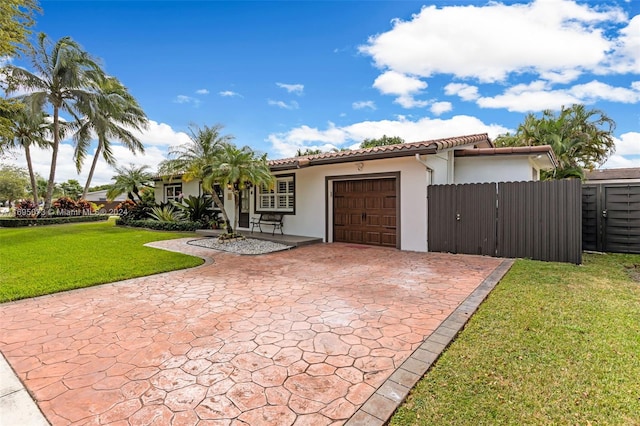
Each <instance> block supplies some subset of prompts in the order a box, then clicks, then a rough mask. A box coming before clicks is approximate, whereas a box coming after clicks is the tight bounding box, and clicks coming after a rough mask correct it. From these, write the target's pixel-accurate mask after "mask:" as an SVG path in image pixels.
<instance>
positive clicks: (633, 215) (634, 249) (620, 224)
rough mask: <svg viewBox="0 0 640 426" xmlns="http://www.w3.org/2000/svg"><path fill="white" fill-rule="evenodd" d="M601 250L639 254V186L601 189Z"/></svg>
mask: <svg viewBox="0 0 640 426" xmlns="http://www.w3.org/2000/svg"><path fill="white" fill-rule="evenodd" d="M602 192H603V196H604V209H605V210H606V217H605V218H604V219H603V222H604V235H603V240H604V243H603V249H604V250H605V251H609V252H617V253H640V186H629V185H627V186H605V187H604V188H603V191H602Z"/></svg>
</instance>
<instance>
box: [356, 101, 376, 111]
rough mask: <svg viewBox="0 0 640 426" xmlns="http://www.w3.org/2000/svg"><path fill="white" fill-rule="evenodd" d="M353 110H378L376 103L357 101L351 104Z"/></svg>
mask: <svg viewBox="0 0 640 426" xmlns="http://www.w3.org/2000/svg"><path fill="white" fill-rule="evenodd" d="M351 106H352V107H353V109H365V108H369V109H376V103H375V102H373V101H357V102H354V103H352V104H351Z"/></svg>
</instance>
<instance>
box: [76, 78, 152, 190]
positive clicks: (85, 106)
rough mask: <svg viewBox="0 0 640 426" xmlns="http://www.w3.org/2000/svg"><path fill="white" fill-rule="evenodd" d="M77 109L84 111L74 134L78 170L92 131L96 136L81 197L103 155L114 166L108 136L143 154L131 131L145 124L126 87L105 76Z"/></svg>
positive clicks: (141, 111) (140, 145)
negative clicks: (97, 87) (96, 91)
mask: <svg viewBox="0 0 640 426" xmlns="http://www.w3.org/2000/svg"><path fill="white" fill-rule="evenodd" d="M78 109H79V110H80V112H82V113H83V114H84V117H83V118H82V119H81V121H80V123H79V128H78V130H77V131H76V133H75V134H74V140H75V142H76V146H75V152H74V158H75V161H76V168H77V170H78V173H79V172H80V169H81V168H82V163H83V162H84V159H85V157H86V154H87V149H88V148H89V144H90V143H91V140H92V133H95V134H96V135H97V137H98V146H97V147H96V152H95V154H94V156H93V162H92V163H91V169H90V170H89V176H87V182H86V183H85V185H84V190H83V192H82V198H83V199H84V198H86V197H87V192H88V191H89V187H90V186H91V180H92V179H93V173H94V171H95V169H96V164H97V163H98V158H99V157H100V154H102V158H104V160H105V162H106V163H107V164H109V165H110V166H112V167H115V165H116V159H115V158H114V157H113V152H112V150H111V141H110V139H117V140H119V141H120V142H122V143H123V144H124V146H126V147H127V148H128V149H129V151H131V152H132V153H133V154H136V153H137V152H139V153H141V154H143V153H144V146H143V145H142V142H140V140H139V139H138V138H137V137H136V136H135V135H134V134H133V133H132V132H131V130H142V129H143V128H146V127H147V123H148V120H147V116H146V115H145V113H144V111H143V110H142V108H141V107H140V105H139V104H138V102H137V101H136V99H135V98H134V97H133V96H131V94H130V93H129V92H128V91H127V88H126V87H124V86H123V85H122V83H120V81H118V79H117V78H115V77H106V78H105V79H104V80H102V81H101V82H100V85H99V91H98V93H97V94H96V96H94V97H91V98H88V99H83V100H82V101H81V102H79V103H78Z"/></svg>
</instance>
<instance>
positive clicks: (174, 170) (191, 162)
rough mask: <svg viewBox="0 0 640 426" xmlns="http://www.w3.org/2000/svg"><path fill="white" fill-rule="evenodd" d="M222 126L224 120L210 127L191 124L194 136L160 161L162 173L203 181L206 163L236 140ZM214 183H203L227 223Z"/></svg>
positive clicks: (184, 179) (170, 151) (225, 213)
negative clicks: (225, 133)
mask: <svg viewBox="0 0 640 426" xmlns="http://www.w3.org/2000/svg"><path fill="white" fill-rule="evenodd" d="M222 129H223V126H222V125H221V124H214V125H213V126H211V127H209V126H204V127H199V126H196V125H195V124H192V125H191V126H190V127H189V138H190V139H191V140H190V141H189V142H188V143H186V144H183V145H179V146H177V147H175V148H172V149H171V150H169V157H170V158H169V159H168V160H165V161H163V162H162V163H160V167H159V173H160V174H161V175H164V176H168V177H169V178H171V177H173V176H176V175H182V180H183V181H185V182H190V181H192V180H193V179H198V180H201V181H204V178H205V177H206V170H207V167H208V166H209V165H210V164H212V163H214V161H215V159H216V158H217V156H218V155H219V154H220V152H221V151H222V148H223V146H224V145H225V144H228V143H230V142H231V141H232V140H233V136H232V135H223V134H221V131H222ZM215 183H216V182H214V183H213V184H212V185H211V187H207V188H205V187H204V185H203V190H204V191H206V192H207V193H208V194H209V195H211V198H212V199H213V202H214V203H215V205H216V206H217V207H218V208H219V209H220V211H221V212H222V217H223V218H224V220H225V223H227V224H228V223H229V217H228V215H227V212H226V210H225V209H224V203H223V202H222V200H221V199H220V197H219V196H218V194H217V192H216V191H215Z"/></svg>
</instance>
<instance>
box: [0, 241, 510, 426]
mask: <svg viewBox="0 0 640 426" xmlns="http://www.w3.org/2000/svg"><path fill="white" fill-rule="evenodd" d="M154 245H155V246H157V247H163V248H166V249H170V250H177V251H183V252H189V253H192V254H196V255H199V256H201V257H204V258H207V259H208V262H207V264H206V265H204V266H201V267H199V268H195V269H191V270H185V271H177V272H171V273H166V274H160V275H156V276H152V277H145V278H139V279H132V280H127V281H123V282H119V283H115V284H109V285H102V286H97V287H92V288H88V289H83V290H77V291H70V292H66V293H60V294H56V295H52V296H45V297H41V298H36V299H31V300H24V301H18V302H13V303H7V304H3V305H0V318H1V323H2V326H1V327H0V350H1V351H2V353H3V354H4V355H5V356H6V358H7V359H8V361H9V362H10V364H11V365H12V367H13V368H14V370H15V371H16V372H17V373H18V375H19V377H20V379H21V380H22V381H23V382H24V384H25V385H26V387H27V389H28V390H29V391H30V393H31V394H32V395H33V397H34V398H35V400H36V401H37V403H38V405H39V407H40V408H41V410H42V411H43V412H44V414H45V415H46V417H47V419H48V420H49V421H50V422H51V423H52V424H54V425H66V424H79V425H80V424H91V425H97V424H117V425H127V424H131V425H143V424H159V425H160V424H162V425H169V424H175V425H193V424H200V425H205V424H206V425H230V424H231V425H244V424H248V425H263V424H264V425H269V424H274V425H291V424H295V425H307V424H308V425H327V424H343V423H345V421H346V420H347V419H349V418H350V417H351V416H352V415H353V414H354V413H355V412H356V410H357V409H358V408H359V407H360V406H361V405H362V404H363V403H364V402H365V401H366V400H367V398H369V397H370V396H371V395H372V394H373V393H374V391H375V390H376V389H377V388H378V387H379V386H380V385H381V384H382V383H383V382H384V381H385V380H386V379H387V378H388V377H389V376H390V375H391V374H392V373H393V372H394V370H395V369H396V368H397V367H398V366H399V365H400V364H401V363H402V362H403V361H404V360H405V359H407V358H408V357H409V355H410V354H411V353H412V352H413V351H414V350H415V349H416V348H417V347H418V346H420V344H421V343H422V342H423V340H424V339H425V337H427V336H429V335H430V334H431V333H432V332H433V331H434V330H435V329H436V327H438V326H439V324H440V323H441V322H442V321H443V320H444V319H445V318H446V317H447V316H448V315H449V314H450V313H451V312H452V311H453V310H454V309H455V308H456V307H457V306H458V305H460V303H461V302H462V301H463V300H464V299H465V298H466V297H467V296H469V294H470V293H471V292H472V291H473V290H474V289H475V288H476V287H477V286H478V285H479V284H480V283H481V282H482V281H483V279H485V278H486V277H487V276H488V275H489V274H490V273H491V272H492V271H493V270H494V269H495V268H496V267H497V266H498V265H500V263H501V260H500V259H493V258H487V257H476V256H457V255H448V254H435V253H411V252H400V251H397V250H392V249H382V248H373V247H364V246H353V245H346V244H318V245H313V246H306V247H301V248H298V249H295V250H291V251H286V252H279V253H272V254H269V255H262V256H254V257H248V256H239V255H234V254H229V253H221V252H217V251H213V250H210V249H205V248H200V247H194V246H190V245H187V244H186V240H173V241H163V242H158V243H154Z"/></svg>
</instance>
